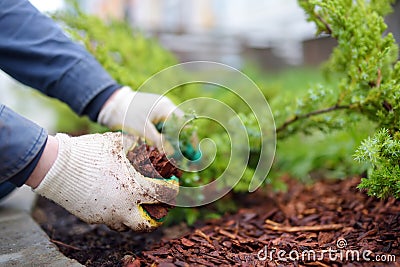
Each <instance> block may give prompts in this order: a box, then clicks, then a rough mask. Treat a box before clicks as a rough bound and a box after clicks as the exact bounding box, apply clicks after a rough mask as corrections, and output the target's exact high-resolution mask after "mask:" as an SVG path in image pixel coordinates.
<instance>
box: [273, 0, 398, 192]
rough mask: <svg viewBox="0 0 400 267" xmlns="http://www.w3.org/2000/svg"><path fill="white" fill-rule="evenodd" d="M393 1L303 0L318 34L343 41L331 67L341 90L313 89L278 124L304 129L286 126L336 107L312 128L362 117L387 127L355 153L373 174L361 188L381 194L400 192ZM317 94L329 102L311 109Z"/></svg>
mask: <svg viewBox="0 0 400 267" xmlns="http://www.w3.org/2000/svg"><path fill="white" fill-rule="evenodd" d="M392 3H393V1H391V0H386V1H384V0H375V1H373V0H370V1H365V0H357V1H353V0H329V1H318V0H299V4H300V5H301V7H302V8H303V9H304V10H305V11H306V13H307V15H308V18H309V20H310V21H313V22H315V24H316V25H317V28H318V33H325V34H329V35H330V36H332V37H333V38H335V39H336V40H337V42H338V46H337V47H336V48H335V50H334V51H333V54H332V56H331V58H330V60H329V61H328V62H327V63H326V65H325V68H326V70H327V73H330V74H331V75H332V74H334V75H336V78H338V79H339V81H340V82H339V86H338V88H337V89H336V90H332V91H328V92H327V91H326V90H327V89H324V88H318V90H317V92H318V91H319V92H321V91H322V92H324V93H323V97H321V93H319V95H318V94H317V93H312V92H311V93H310V95H308V96H307V97H306V100H300V104H302V105H300V107H299V105H298V107H299V110H296V112H295V113H296V115H295V116H296V117H294V118H292V119H291V120H289V121H286V122H285V123H286V124H285V123H284V124H283V125H282V127H281V128H278V129H282V132H283V134H286V133H287V132H288V131H289V132H290V131H291V130H292V131H293V130H302V129H296V127H295V126H293V129H288V128H289V127H287V126H286V125H291V122H294V121H296V120H297V118H305V119H307V120H308V121H310V120H309V119H310V118H311V117H312V120H314V116H316V117H319V116H318V115H319V114H326V113H328V112H329V113H332V112H334V111H338V110H342V113H341V114H340V113H338V112H334V113H336V115H335V116H332V117H331V118H330V119H326V118H325V120H319V121H318V122H317V123H315V124H313V123H312V122H306V125H307V126H308V127H307V130H308V131H309V129H310V128H312V127H316V128H320V129H322V130H324V129H325V128H327V129H332V128H336V127H347V124H348V123H349V122H351V121H354V119H358V118H360V117H366V118H368V119H369V120H371V121H373V122H375V123H376V125H377V127H378V128H382V129H383V130H379V131H378V133H377V134H375V135H374V137H372V138H368V139H367V140H365V141H363V142H362V144H361V146H360V147H359V148H358V150H357V151H356V153H355V158H356V160H358V161H360V162H367V163H369V165H370V168H369V171H368V178H364V179H363V180H362V182H361V184H360V186H359V188H362V189H366V190H368V193H369V194H370V195H373V196H378V197H388V196H395V197H399V196H400V194H399V192H400V176H399V161H398V154H399V153H400V150H399V148H400V147H399V145H398V142H399V137H400V135H399V122H400V121H399V119H400V112H399V103H400V102H399V100H400V99H399V97H400V90H399V89H400V83H399V78H400V76H399V74H400V72H399V71H400V63H399V62H398V46H397V44H396V43H395V40H394V38H393V35H392V34H391V33H387V34H386V33H385V30H386V28H387V26H386V24H385V22H384V18H383V16H384V15H386V14H387V13H389V12H390V11H391V4H392ZM307 98H308V99H307ZM315 99H320V100H321V101H320V102H323V103H321V104H320V105H321V107H319V108H317V109H314V107H312V109H311V110H310V109H309V103H313V101H315ZM317 101H318V100H317ZM304 103H306V104H304ZM303 107H304V108H303ZM297 114H300V115H297ZM303 125H304V124H302V125H301V126H299V127H303Z"/></svg>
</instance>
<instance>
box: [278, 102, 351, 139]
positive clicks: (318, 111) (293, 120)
mask: <svg viewBox="0 0 400 267" xmlns="http://www.w3.org/2000/svg"><path fill="white" fill-rule="evenodd" d="M349 108H350V106H349V105H345V106H340V105H334V106H332V107H329V108H324V109H319V110H314V111H311V112H309V113H306V114H303V115H296V116H294V117H293V118H291V119H288V120H287V121H285V122H284V123H283V124H282V125H281V126H280V127H278V128H276V132H277V133H279V132H282V131H283V130H285V129H286V128H287V127H288V126H289V125H290V124H293V123H295V122H296V121H299V120H302V119H307V118H310V117H313V116H316V115H320V114H324V113H329V112H332V111H336V110H341V109H349Z"/></svg>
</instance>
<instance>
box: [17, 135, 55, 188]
mask: <svg viewBox="0 0 400 267" xmlns="http://www.w3.org/2000/svg"><path fill="white" fill-rule="evenodd" d="M57 155H58V141H57V139H56V138H55V137H54V136H51V135H49V136H48V137H47V142H46V145H45V147H44V150H43V154H42V156H41V157H40V159H39V162H38V164H37V165H36V167H35V169H34V170H33V172H32V174H31V175H30V176H29V178H28V180H26V182H25V184H26V185H28V186H30V187H32V188H33V189H35V188H36V187H37V186H38V185H39V184H40V182H41V181H42V180H43V178H44V177H45V176H46V174H47V173H48V172H49V170H50V168H51V167H52V166H53V164H54V162H55V161H56V159H57Z"/></svg>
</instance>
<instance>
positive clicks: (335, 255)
mask: <svg viewBox="0 0 400 267" xmlns="http://www.w3.org/2000/svg"><path fill="white" fill-rule="evenodd" d="M359 181H360V179H359V178H357V177H355V178H352V179H347V180H343V181H325V182H317V183H315V184H314V185H313V186H304V185H301V184H299V183H296V182H293V181H290V182H289V190H288V192H286V193H276V194H274V193H268V194H264V193H263V192H261V191H259V192H257V193H255V194H248V195H242V196H240V197H239V202H240V203H241V204H240V205H241V207H240V209H239V210H238V212H237V213H235V214H227V215H225V216H224V217H223V218H222V219H219V220H210V221H206V222H200V223H198V224H197V225H196V226H194V227H187V226H185V225H178V226H172V227H168V228H167V227H162V228H161V229H158V230H157V231H155V232H153V233H150V234H140V233H134V232H130V231H129V232H125V233H118V232H115V231H112V230H109V229H108V228H107V227H105V226H102V225H87V224H86V223H83V222H81V221H80V220H79V219H77V218H76V217H74V216H73V215H70V214H69V213H68V212H66V211H65V210H64V209H62V208H60V207H58V206H57V205H55V204H53V203H51V202H50V201H47V200H45V199H43V198H41V199H39V201H38V204H37V208H36V209H35V211H34V217H35V218H36V220H37V221H38V222H39V224H40V225H41V226H42V227H43V229H44V230H45V231H46V232H47V234H48V235H49V237H50V239H51V240H52V241H53V242H54V243H55V244H56V245H57V246H58V247H59V249H60V250H61V252H62V253H64V254H65V255H66V256H68V257H70V258H73V259H76V260H78V261H79V262H80V263H82V264H84V265H86V266H130V267H132V266H150V265H152V264H154V263H156V266H157V265H158V266H196V265H197V266H221V265H222V266H223V265H225V266H235V265H236V266H278V265H279V264H281V265H283V266H286V265H290V266H293V265H295V266H296V265H297V266H303V265H308V266H378V265H379V266H382V265H385V266H400V264H399V262H400V248H399V243H400V235H399V232H400V200H395V199H392V198H390V199H387V200H377V199H375V198H371V197H368V196H366V194H365V193H363V192H360V191H359V190H358V189H356V186H357V184H358V183H359ZM260 251H261V252H260ZM283 251H284V252H283ZM293 251H296V252H293ZM324 251H325V252H324ZM329 251H331V252H329ZM265 252H267V255H265ZM313 252H315V253H316V256H315V260H313V257H314V256H313V254H312V253H313ZM278 253H280V255H278ZM362 253H364V254H362ZM302 255H304V256H302ZM307 255H311V256H309V257H310V260H308V258H307V257H308V256H307ZM341 255H342V256H341ZM357 255H359V259H357ZM363 255H364V257H363ZM296 256H299V259H298V260H293V258H294V257H296ZM377 256H379V257H381V258H380V259H383V257H385V258H386V262H381V263H379V264H378V263H377V262H374V261H372V260H375V259H377V258H376V257H377ZM260 257H261V259H260ZM264 257H266V259H265V260H264V259H263V258H264ZM330 257H331V258H330ZM394 257H396V259H395V260H396V261H395V262H388V261H393V260H394ZM366 259H370V260H371V261H369V262H368V261H366Z"/></svg>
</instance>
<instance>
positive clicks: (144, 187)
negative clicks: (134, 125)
mask: <svg viewBox="0 0 400 267" xmlns="http://www.w3.org/2000/svg"><path fill="white" fill-rule="evenodd" d="M56 138H57V139H58V142H59V152H58V156H57V159H56V161H55V163H54V164H53V166H52V167H51V169H50V170H49V172H48V173H47V175H46V176H45V178H44V179H43V181H42V182H41V183H40V184H39V186H38V187H37V188H36V189H35V190H34V191H35V192H37V193H39V194H40V195H42V196H44V197H47V198H49V199H51V200H53V201H54V202H56V203H58V204H59V205H61V206H63V207H64V208H65V209H67V210H68V211H69V212H71V213H72V214H74V215H75V216H77V217H79V218H80V219H82V220H83V221H85V222H87V223H96V224H100V223H102V224H106V225H108V226H109V227H110V228H112V229H114V230H118V231H123V230H127V229H128V228H131V229H133V230H135V231H150V230H152V229H154V228H156V227H158V226H160V225H161V224H162V222H159V221H157V220H155V219H153V218H151V217H150V216H149V214H148V213H147V212H146V211H145V210H144V209H143V208H142V206H141V204H157V203H160V202H159V201H157V200H156V199H155V198H153V197H152V196H157V198H158V199H160V200H162V201H165V202H169V203H171V201H172V200H173V199H174V198H175V197H176V195H177V194H178V184H177V182H176V181H174V180H172V179H170V180H165V179H151V178H146V177H144V176H143V175H141V174H140V173H138V172H137V171H136V170H135V169H134V168H133V167H132V165H131V164H130V162H129V161H128V159H127V158H126V156H125V152H124V149H123V145H122V143H123V142H122V134H121V133H105V134H89V135H83V136H80V137H69V136H68V135H65V134H57V135H56ZM136 141H137V139H133V138H130V144H132V143H134V142H136ZM124 143H125V144H126V138H125V137H124ZM125 146H126V145H125ZM138 182H139V183H140V184H139V183H138Z"/></svg>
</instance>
